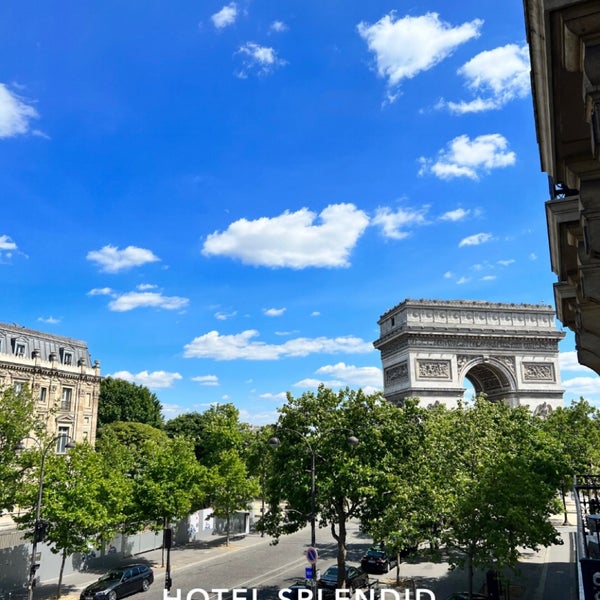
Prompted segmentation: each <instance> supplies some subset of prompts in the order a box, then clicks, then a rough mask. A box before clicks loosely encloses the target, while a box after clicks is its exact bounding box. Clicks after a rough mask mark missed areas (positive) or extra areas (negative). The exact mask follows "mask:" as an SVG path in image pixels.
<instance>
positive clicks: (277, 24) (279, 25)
mask: <svg viewBox="0 0 600 600" xmlns="http://www.w3.org/2000/svg"><path fill="white" fill-rule="evenodd" d="M270 30H271V31H276V32H277V33H282V32H283V31H287V30H288V26H287V25H286V24H285V23H284V22H283V21H273V22H272V23H271V27H270Z"/></svg>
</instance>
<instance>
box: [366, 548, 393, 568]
mask: <svg viewBox="0 0 600 600" xmlns="http://www.w3.org/2000/svg"><path fill="white" fill-rule="evenodd" d="M397 564H398V559H397V558H396V557H395V556H390V555H389V554H388V553H387V552H386V551H385V549H384V548H383V547H382V546H371V547H370V548H369V549H368V550H367V552H366V554H365V555H364V556H363V557H362V558H361V559H360V566H361V567H362V569H363V571H366V572H367V573H387V572H388V571H389V570H390V569H392V568H394V567H395V566H396V565H397Z"/></svg>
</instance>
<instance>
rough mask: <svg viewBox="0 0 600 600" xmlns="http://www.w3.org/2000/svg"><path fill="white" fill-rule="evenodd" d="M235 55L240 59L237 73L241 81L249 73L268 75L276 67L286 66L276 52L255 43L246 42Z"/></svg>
mask: <svg viewBox="0 0 600 600" xmlns="http://www.w3.org/2000/svg"><path fill="white" fill-rule="evenodd" d="M235 54H239V55H240V56H241V57H242V69H241V70H240V71H239V72H238V73H237V76H238V77H240V78H241V79H246V78H247V77H248V74H249V73H250V72H256V73H257V74H258V75H268V74H269V73H271V72H272V71H273V70H274V69H275V68H276V67H280V66H282V65H285V64H286V61H285V60H283V59H281V58H279V57H278V56H277V52H276V51H275V50H274V49H273V48H270V47H268V46H260V45H259V44H256V43H255V42H246V43H245V44H244V45H243V46H240V48H239V49H238V51H237V52H236V53H235Z"/></svg>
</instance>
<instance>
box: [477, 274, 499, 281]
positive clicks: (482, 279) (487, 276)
mask: <svg viewBox="0 0 600 600" xmlns="http://www.w3.org/2000/svg"><path fill="white" fill-rule="evenodd" d="M495 279H496V275H484V276H483V277H482V278H481V279H480V281H494V280H495Z"/></svg>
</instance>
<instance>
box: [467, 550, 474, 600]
mask: <svg viewBox="0 0 600 600" xmlns="http://www.w3.org/2000/svg"><path fill="white" fill-rule="evenodd" d="M467 561H468V563H469V566H468V570H467V573H468V577H469V598H472V597H473V555H472V554H471V553H469V556H468V558H467Z"/></svg>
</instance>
